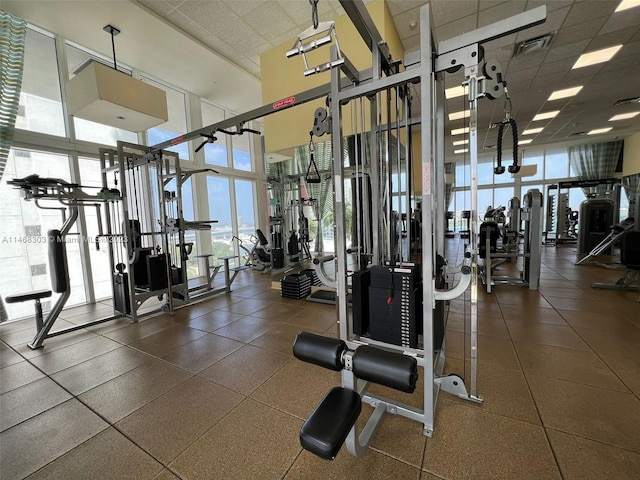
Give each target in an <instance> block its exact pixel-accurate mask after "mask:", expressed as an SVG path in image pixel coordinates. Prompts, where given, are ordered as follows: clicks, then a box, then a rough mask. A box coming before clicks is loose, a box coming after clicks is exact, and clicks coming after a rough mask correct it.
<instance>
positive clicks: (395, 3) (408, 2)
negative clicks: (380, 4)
mask: <svg viewBox="0 0 640 480" xmlns="http://www.w3.org/2000/svg"><path fill="white" fill-rule="evenodd" d="M425 3H427V1H426V0H387V7H389V12H390V13H391V15H393V16H394V17H395V16H396V15H398V14H400V13H402V12H406V11H407V10H411V9H412V8H415V7H420V6H422V5H424V4H425ZM433 3H434V2H433V0H432V1H431V4H433ZM452 3H457V2H452Z"/></svg>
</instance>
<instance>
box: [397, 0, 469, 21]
mask: <svg viewBox="0 0 640 480" xmlns="http://www.w3.org/2000/svg"><path fill="white" fill-rule="evenodd" d="M401 3H405V2H401ZM430 3H431V7H432V11H433V20H434V22H435V24H436V25H444V24H446V23H450V22H453V21H455V20H458V19H459V18H464V17H468V16H469V15H475V14H476V13H478V0H458V1H455V2H452V1H450V0H431V2H430Z"/></svg>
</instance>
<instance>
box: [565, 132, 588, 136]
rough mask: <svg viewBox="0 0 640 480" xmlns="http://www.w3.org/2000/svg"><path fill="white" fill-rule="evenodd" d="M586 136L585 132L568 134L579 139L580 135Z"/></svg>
mask: <svg viewBox="0 0 640 480" xmlns="http://www.w3.org/2000/svg"><path fill="white" fill-rule="evenodd" d="M586 134H587V132H573V133H570V134H569V136H570V137H581V136H582V135H586Z"/></svg>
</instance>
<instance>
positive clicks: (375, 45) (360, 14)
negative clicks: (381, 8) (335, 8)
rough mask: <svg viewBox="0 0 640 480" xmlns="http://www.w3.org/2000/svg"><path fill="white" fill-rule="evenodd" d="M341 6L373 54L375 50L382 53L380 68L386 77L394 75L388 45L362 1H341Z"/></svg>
mask: <svg viewBox="0 0 640 480" xmlns="http://www.w3.org/2000/svg"><path fill="white" fill-rule="evenodd" d="M340 5H342V8H344V11H345V12H346V14H347V15H348V16H349V18H350V19H351V22H352V23H353V25H354V26H355V27H356V30H358V33H359V34H360V36H361V37H362V39H363V40H364V43H366V44H367V46H368V47H369V50H371V53H375V52H374V50H378V51H379V52H380V57H381V63H380V68H381V69H382V71H383V72H385V74H386V75H391V74H392V73H393V67H392V64H391V53H390V52H389V47H388V46H387V43H386V42H385V41H384V40H383V39H382V37H381V36H380V32H378V29H377V28H376V25H375V23H373V19H372V18H371V15H369V12H368V11H367V8H366V7H365V6H364V3H362V1H360V0H340Z"/></svg>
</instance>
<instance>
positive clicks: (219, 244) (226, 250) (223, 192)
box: [207, 177, 234, 258]
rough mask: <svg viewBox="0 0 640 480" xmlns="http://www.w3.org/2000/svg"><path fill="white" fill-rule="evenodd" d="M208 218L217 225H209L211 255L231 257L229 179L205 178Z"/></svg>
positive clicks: (231, 234)
mask: <svg viewBox="0 0 640 480" xmlns="http://www.w3.org/2000/svg"><path fill="white" fill-rule="evenodd" d="M207 194H208V197H209V217H210V218H211V220H217V221H218V223H214V224H212V225H211V242H212V244H213V254H214V255H215V256H216V257H218V258H220V257H224V256H226V255H233V254H234V250H233V222H232V221H231V194H230V190H229V179H228V178H223V177H207Z"/></svg>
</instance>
